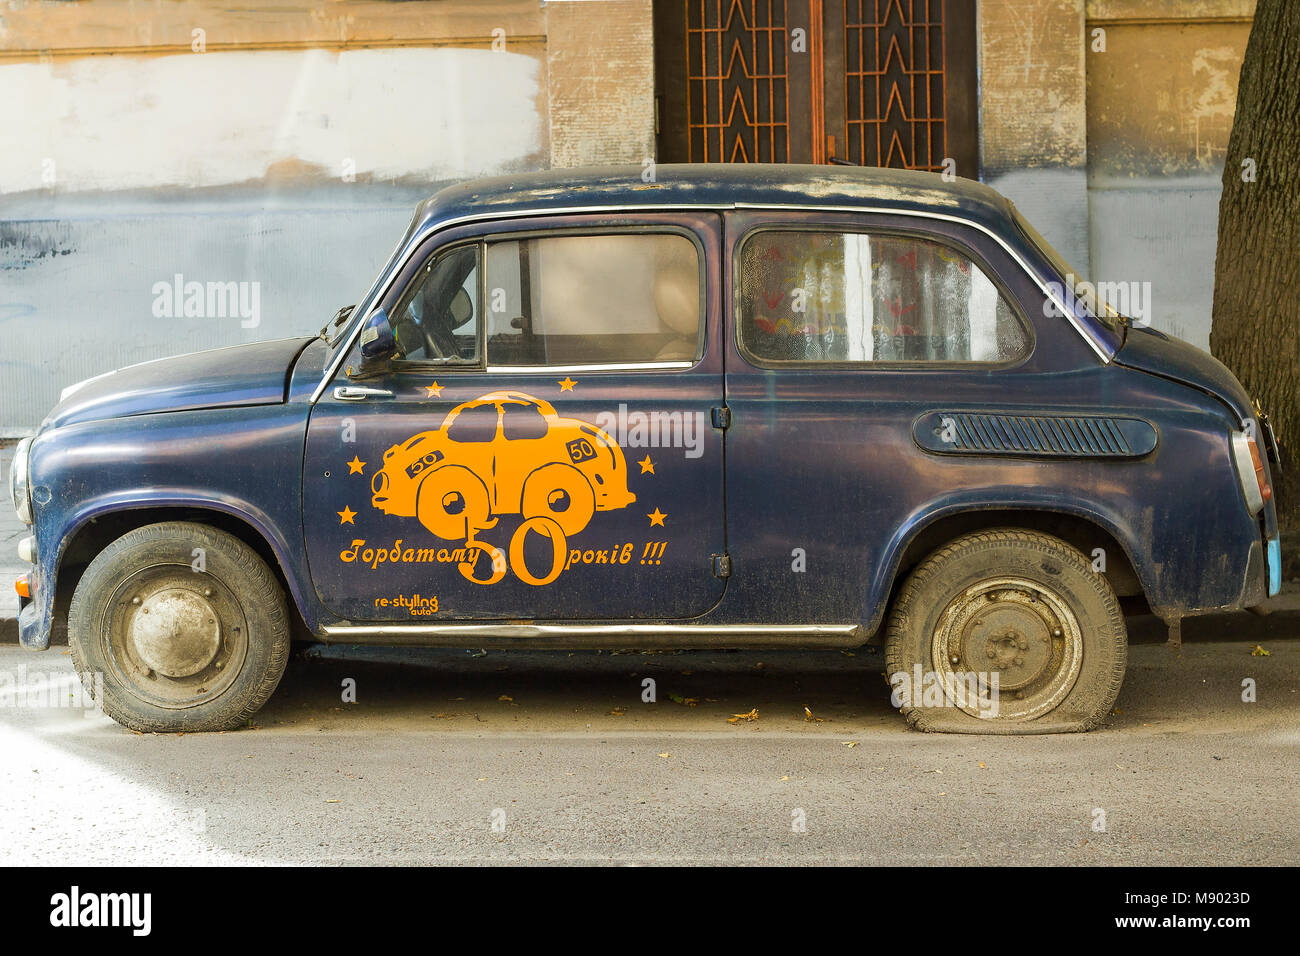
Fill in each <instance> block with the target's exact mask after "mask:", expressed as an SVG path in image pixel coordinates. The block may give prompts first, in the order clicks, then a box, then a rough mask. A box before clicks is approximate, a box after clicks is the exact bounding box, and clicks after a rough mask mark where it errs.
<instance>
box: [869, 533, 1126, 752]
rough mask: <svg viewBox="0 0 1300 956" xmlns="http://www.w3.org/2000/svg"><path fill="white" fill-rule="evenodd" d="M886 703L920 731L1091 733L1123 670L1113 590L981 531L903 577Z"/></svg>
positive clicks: (889, 636)
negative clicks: (905, 578)
mask: <svg viewBox="0 0 1300 956" xmlns="http://www.w3.org/2000/svg"><path fill="white" fill-rule="evenodd" d="M886 651H887V671H886V673H887V676H888V678H889V682H890V686H891V689H892V698H891V699H892V702H893V703H894V705H895V706H896V707H898V708H899V709H900V710H901V711H902V712H903V714H904V715H905V716H906V717H907V720H908V723H910V724H912V725H914V726H916V727H917V728H919V729H921V730H927V731H944V732H951V733H977V734H978V733H992V734H1035V733H1063V732H1069V731H1083V730H1091V729H1092V728H1094V727H1096V726H1097V725H1098V724H1099V723H1101V721H1102V720H1103V719H1104V718H1105V717H1106V715H1107V714H1108V713H1109V712H1110V709H1111V707H1112V706H1113V705H1114V703H1115V698H1116V697H1117V696H1118V694H1119V689H1120V684H1121V683H1122V682H1123V679H1124V668H1125V665H1126V663H1127V659H1128V638H1127V631H1126V628H1125V624H1124V617H1123V615H1122V613H1121V612H1120V607H1119V601H1118V599H1117V598H1116V596H1115V592H1114V590H1113V589H1112V588H1111V586H1110V583H1109V582H1108V581H1107V580H1106V578H1105V576H1104V575H1103V574H1100V573H1097V572H1096V571H1094V570H1093V568H1092V564H1091V562H1089V561H1088V559H1087V558H1085V557H1084V556H1083V555H1082V554H1081V553H1080V552H1079V551H1078V550H1076V549H1075V548H1073V547H1071V546H1070V545H1068V544H1066V543H1065V542H1064V541H1061V540H1060V539H1058V538H1055V537H1052V536H1051V535H1047V534H1041V533H1038V532H1032V531H1021V530H1016V529H997V530H990V531H980V532H976V533H974V534H968V535H965V536H963V537H961V538H958V539H956V540H955V541H953V542H951V543H950V544H948V545H946V546H945V547H943V548H940V549H939V550H938V551H936V552H934V553H933V554H931V555H930V556H929V557H927V558H926V559H925V560H924V561H922V562H921V563H920V564H919V565H918V566H917V567H916V568H915V570H913V571H912V573H911V574H910V575H909V576H908V579H907V580H906V582H904V584H903V587H902V589H901V590H900V592H899V594H898V597H897V599H896V601H895V603H894V608H893V611H892V613H891V615H890V618H889V623H888V628H887V632H886Z"/></svg>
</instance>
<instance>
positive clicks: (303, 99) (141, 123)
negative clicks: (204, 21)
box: [0, 48, 546, 193]
mask: <svg viewBox="0 0 1300 956" xmlns="http://www.w3.org/2000/svg"><path fill="white" fill-rule="evenodd" d="M543 76H544V68H543V64H542V62H541V61H540V60H539V59H538V58H537V57H536V56H531V55H529V54H526V53H513V52H509V51H506V52H500V53H497V52H493V51H491V50H486V49H485V50H457V49H437V50H420V49H406V48H399V49H386V50H382V49H381V50H343V51H334V50H268V51H257V52H252V53H243V52H231V53H207V54H204V55H202V56H198V55H194V54H189V53H186V54H174V55H171V56H155V57H149V56H94V57H81V58H63V57H60V58H56V59H52V60H50V61H49V62H45V63H42V62H33V63H8V64H0V89H2V90H4V96H3V97H0V129H4V130H10V131H18V132H20V138H19V140H18V141H19V143H21V146H22V148H21V149H5V150H0V193H9V192H19V191H24V190H30V189H40V188H42V187H43V186H45V185H48V182H47V180H43V178H42V177H43V176H48V172H47V171H48V170H50V169H51V166H50V164H53V166H52V169H53V173H54V180H53V186H54V189H55V191H56V192H59V193H65V192H70V191H84V190H105V191H112V190H123V189H141V188H156V187H161V186H187V187H194V186H225V185H232V184H236V183H243V182H249V181H253V180H261V179H263V178H265V177H268V176H271V177H274V176H276V175H277V174H280V175H285V174H288V175H291V176H294V177H295V178H299V179H305V178H310V177H313V176H314V177H315V178H319V179H321V180H328V179H331V178H332V179H334V180H336V181H338V180H339V179H340V177H342V176H343V175H344V173H345V172H351V173H352V174H353V175H354V176H355V178H356V179H360V180H363V181H366V180H374V179H378V180H384V181H394V180H396V181H402V180H407V181H410V180H423V181H430V180H439V179H453V178H457V177H462V176H469V175H474V174H479V173H485V172H506V171H509V170H511V169H519V168H536V167H538V166H539V165H543V164H544V163H545V155H544V152H543V150H544V147H545V145H546V140H545V138H544V135H543V127H542V116H541V115H539V110H538V97H539V94H541V93H542V92H543V83H542V79H543ZM345 163H349V164H350V166H348V167H345V165H344V164H345Z"/></svg>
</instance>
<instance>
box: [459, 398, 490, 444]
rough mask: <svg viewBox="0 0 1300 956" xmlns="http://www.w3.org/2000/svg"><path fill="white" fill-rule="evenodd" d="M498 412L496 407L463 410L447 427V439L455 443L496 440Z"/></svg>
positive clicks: (476, 407) (480, 406) (477, 407)
mask: <svg viewBox="0 0 1300 956" xmlns="http://www.w3.org/2000/svg"><path fill="white" fill-rule="evenodd" d="M499 420H500V412H498V411H497V407H496V405H494V404H493V405H478V406H473V407H470V408H466V409H463V410H462V411H461V413H460V414H459V415H457V416H456V419H455V421H453V422H452V423H451V424H450V425H448V426H447V437H448V438H450V439H451V440H452V441H456V442H487V441H491V440H492V439H494V438H496V435H497V422H498V421H499Z"/></svg>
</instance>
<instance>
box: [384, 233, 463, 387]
mask: <svg viewBox="0 0 1300 956" xmlns="http://www.w3.org/2000/svg"><path fill="white" fill-rule="evenodd" d="M478 248H479V247H478V246H477V245H470V246H460V247H459V248H456V249H451V250H448V251H446V252H442V253H439V254H438V255H435V256H434V257H433V258H432V259H430V260H429V261H428V262H426V263H425V264H424V265H423V266H421V268H420V271H419V272H418V273H416V276H415V278H414V279H412V280H411V284H410V285H409V286H408V287H407V289H406V291H405V292H404V293H403V294H402V298H401V299H400V300H398V303H397V307H396V308H395V309H394V310H393V314H392V315H391V316H389V322H390V324H391V325H392V327H393V334H394V335H395V336H396V337H397V349H398V354H397V358H398V359H399V360H400V359H406V360H409V361H422V362H442V363H448V364H452V365H474V364H477V362H478V357H479V356H478V322H479V306H478V255H479V251H478Z"/></svg>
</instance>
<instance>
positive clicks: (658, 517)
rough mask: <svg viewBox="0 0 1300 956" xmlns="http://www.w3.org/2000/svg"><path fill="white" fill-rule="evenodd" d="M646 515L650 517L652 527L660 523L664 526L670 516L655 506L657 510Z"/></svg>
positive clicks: (660, 525)
mask: <svg viewBox="0 0 1300 956" xmlns="http://www.w3.org/2000/svg"><path fill="white" fill-rule="evenodd" d="M646 517H647V518H649V519H650V527H652V528H653V527H654V526H655V525H658V526H659V527H661V528H662V527H664V519H665V518H667V517H668V516H667V515H666V514H664V513H663V512H662V511H660V510H659V509H658V508H655V510H654V511H652V512H650V513H649V514H648V515H646Z"/></svg>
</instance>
